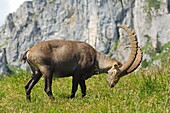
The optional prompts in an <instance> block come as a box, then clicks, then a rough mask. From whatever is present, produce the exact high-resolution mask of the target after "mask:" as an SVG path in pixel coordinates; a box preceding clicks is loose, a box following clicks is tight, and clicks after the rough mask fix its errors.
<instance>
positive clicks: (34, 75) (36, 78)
mask: <svg viewBox="0 0 170 113" xmlns="http://www.w3.org/2000/svg"><path fill="white" fill-rule="evenodd" d="M41 76H42V73H41V72H40V71H39V70H38V71H35V70H33V69H32V76H31V78H30V80H29V81H28V83H27V84H26V85H25V90H26V100H27V101H31V97H30V93H31V90H32V88H33V87H34V85H35V84H36V83H37V82H38V81H39V79H40V78H41Z"/></svg>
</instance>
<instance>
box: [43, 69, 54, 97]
mask: <svg viewBox="0 0 170 113" xmlns="http://www.w3.org/2000/svg"><path fill="white" fill-rule="evenodd" d="M52 78H53V77H52V72H51V71H50V70H49V69H46V71H45V72H44V79H45V87H44V91H45V92H46V94H47V95H48V96H49V97H50V99H51V100H54V97H53V94H52V88H51V87H52Z"/></svg>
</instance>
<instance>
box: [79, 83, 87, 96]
mask: <svg viewBox="0 0 170 113" xmlns="http://www.w3.org/2000/svg"><path fill="white" fill-rule="evenodd" d="M79 84H80V87H81V92H82V98H83V97H85V96H86V84H85V80H80V82H79Z"/></svg>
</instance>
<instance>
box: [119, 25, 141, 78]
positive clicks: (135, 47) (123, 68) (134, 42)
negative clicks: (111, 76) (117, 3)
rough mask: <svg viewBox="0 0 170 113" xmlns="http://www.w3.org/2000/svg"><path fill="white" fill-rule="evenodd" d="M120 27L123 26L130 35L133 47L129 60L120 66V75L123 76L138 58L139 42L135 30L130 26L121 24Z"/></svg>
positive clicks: (131, 47)
mask: <svg viewBox="0 0 170 113" xmlns="http://www.w3.org/2000/svg"><path fill="white" fill-rule="evenodd" d="M119 28H122V29H124V30H125V31H126V32H127V34H128V37H129V39H130V49H131V53H130V56H129V58H128V60H127V61H126V62H125V63H124V64H123V65H122V66H121V67H120V75H119V77H122V76H124V75H125V74H126V73H127V71H128V69H129V68H130V67H131V66H132V64H133V62H134V60H135V58H136V55H137V50H138V42H137V38H136V35H135V32H134V30H133V31H132V30H131V29H130V28H128V27H127V26H125V25H120V26H119Z"/></svg>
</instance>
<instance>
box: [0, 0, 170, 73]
mask: <svg viewBox="0 0 170 113" xmlns="http://www.w3.org/2000/svg"><path fill="white" fill-rule="evenodd" d="M152 2H153V3H152ZM169 12H170V1H169V0H161V1H158V0H156V1H155V0H150V1H148V0H34V1H27V2H24V3H23V4H22V5H21V6H20V7H19V8H18V10H17V11H16V12H14V13H12V14H9V15H8V16H7V18H6V21H5V24H4V25H3V26H1V28H0V40H1V41H0V48H5V50H6V54H5V56H4V54H3V55H1V56H0V58H1V59H2V58H3V57H5V58H6V63H4V62H2V63H1V62H0V63H1V64H3V65H4V66H6V64H7V63H8V64H9V65H13V66H18V67H23V68H24V67H25V65H23V64H22V63H21V62H20V61H19V59H20V57H21V55H22V54H23V53H24V52H25V51H26V50H27V49H29V48H30V47H32V46H33V45H35V44H36V43H38V42H41V41H44V40H50V39H64V40H81V41H85V42H87V43H89V44H91V45H92V46H93V47H94V48H96V49H97V50H98V51H100V52H103V53H105V54H108V55H110V56H112V57H114V58H116V59H118V60H120V61H122V62H123V61H125V60H126V58H127V53H128V52H129V50H128V49H126V50H124V48H125V47H126V46H128V45H129V41H128V38H127V37H126V36H125V35H126V34H125V33H124V32H123V30H119V29H118V28H117V25H118V24H125V25H127V26H129V27H131V28H134V29H135V31H136V34H137V37H138V40H139V44H140V46H145V43H147V42H148V41H150V42H152V45H153V47H154V48H157V47H158V44H161V45H163V44H165V43H166V42H168V41H170V29H169V28H170V19H169V18H170V15H169ZM1 51H3V49H1ZM0 53H2V52H0ZM1 67H2V66H1ZM1 67H0V69H1V70H3V69H2V68H1ZM5 71H8V70H5ZM5 71H1V72H0V73H4V72H5Z"/></svg>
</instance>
